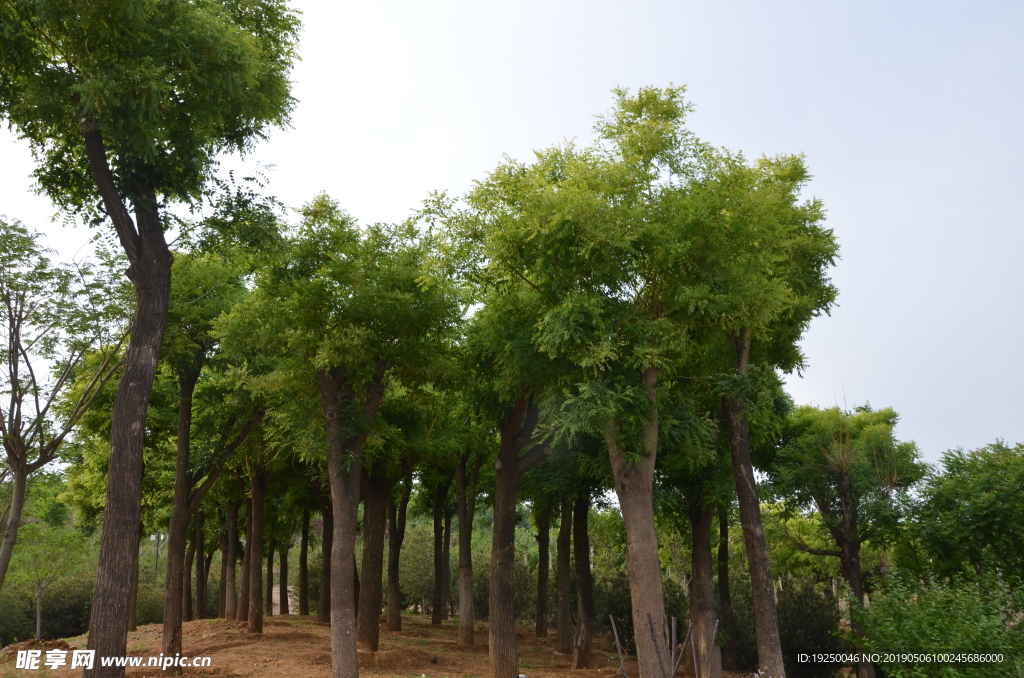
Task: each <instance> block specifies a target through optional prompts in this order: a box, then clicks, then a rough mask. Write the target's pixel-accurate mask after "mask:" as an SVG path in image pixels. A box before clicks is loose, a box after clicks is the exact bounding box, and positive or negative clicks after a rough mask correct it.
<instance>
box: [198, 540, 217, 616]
mask: <svg viewBox="0 0 1024 678" xmlns="http://www.w3.org/2000/svg"><path fill="white" fill-rule="evenodd" d="M215 555H217V551H216V550H213V551H210V552H209V553H207V554H206V561H205V562H204V563H203V591H204V593H203V617H201V618H202V619H206V618H207V617H209V615H210V568H211V567H213V557H214V556H215Z"/></svg>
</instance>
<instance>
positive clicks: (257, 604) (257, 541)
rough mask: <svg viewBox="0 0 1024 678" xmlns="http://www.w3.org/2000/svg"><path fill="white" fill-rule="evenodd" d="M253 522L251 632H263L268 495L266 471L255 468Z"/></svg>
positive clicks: (250, 550)
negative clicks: (265, 504) (264, 543)
mask: <svg viewBox="0 0 1024 678" xmlns="http://www.w3.org/2000/svg"><path fill="white" fill-rule="evenodd" d="M250 483H251V485H252V524H251V525H250V528H249V535H247V536H249V537H250V540H249V543H248V544H246V551H248V553H249V618H248V620H247V621H248V626H247V628H248V630H249V633H263V509H264V499H265V497H266V473H265V472H264V471H261V470H256V469H253V471H252V472H251V473H250Z"/></svg>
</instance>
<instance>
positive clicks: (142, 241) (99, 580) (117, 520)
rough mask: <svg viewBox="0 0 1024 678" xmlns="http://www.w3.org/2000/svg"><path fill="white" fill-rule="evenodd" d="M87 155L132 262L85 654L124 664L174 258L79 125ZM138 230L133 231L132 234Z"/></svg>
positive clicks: (100, 147)
mask: <svg viewBox="0 0 1024 678" xmlns="http://www.w3.org/2000/svg"><path fill="white" fill-rule="evenodd" d="M82 131H83V134H84V136H85V147H86V155H87V156H88V158H89V165H90V168H91V170H92V174H93V178H94V179H95V181H96V185H97V187H98V188H99V192H100V195H101V196H102V199H103V204H104V208H105V211H106V213H107V215H108V216H109V217H110V219H111V221H112V222H113V224H114V228H115V230H116V232H117V234H118V237H119V239H120V242H121V246H122V247H123V248H124V250H125V254H127V256H128V261H129V262H130V264H129V267H128V270H127V272H126V275H127V277H128V279H129V280H131V281H132V283H133V284H134V286H135V315H134V320H133V322H132V329H131V337H130V339H129V342H128V350H127V352H126V354H125V360H124V366H123V368H122V370H121V379H120V381H119V382H118V387H117V396H116V397H115V399H114V411H113V415H112V417H111V427H110V457H109V461H108V465H107V490H106V501H105V508H104V511H103V531H102V535H101V538H100V554H99V565H98V568H97V572H96V588H95V589H94V592H93V598H92V599H93V607H92V613H91V615H90V619H89V641H88V649H90V650H95V651H96V655H97V656H100V657H123V656H124V655H125V654H126V650H127V643H128V613H129V608H130V607H131V596H132V590H131V589H132V578H131V577H125V576H124V573H125V572H131V571H132V570H133V569H135V564H136V561H137V560H138V556H139V554H138V551H137V550H136V546H137V545H138V542H137V539H136V529H137V526H138V524H139V519H140V517H141V514H142V474H143V450H144V447H145V437H146V410H147V407H148V405H149V396H150V393H151V391H152V388H153V379H154V377H155V376H156V370H157V365H158V363H159V360H160V348H161V346H162V344H163V337H164V329H165V327H166V325H167V307H168V303H169V301H170V296H171V261H172V256H171V252H170V249H169V248H168V246H167V241H166V240H165V239H164V234H163V226H162V224H161V223H160V216H159V213H158V202H157V196H156V193H155V191H154V190H153V189H152V188H150V187H149V186H148V185H147V184H146V182H145V180H144V179H143V177H138V178H137V179H138V180H137V183H136V190H135V194H134V195H133V196H132V202H133V203H134V207H135V222H134V223H133V222H132V219H131V216H130V215H129V213H128V210H127V209H126V208H125V205H124V202H123V200H122V198H121V195H120V193H119V192H118V189H117V186H116V183H115V181H114V178H113V175H112V174H111V172H110V167H109V165H108V164H107V157H106V148H105V146H104V144H103V137H102V134H101V132H100V130H99V128H98V127H97V126H96V125H95V124H94V123H92V122H91V121H88V120H86V121H84V122H83V123H82ZM136 224H137V228H136ZM124 672H125V669H124V667H123V666H122V667H114V666H109V667H104V666H102V665H101V664H100V662H98V661H97V662H96V663H95V665H94V667H93V668H92V669H90V670H88V671H86V672H85V675H86V676H88V678H120V677H121V676H124Z"/></svg>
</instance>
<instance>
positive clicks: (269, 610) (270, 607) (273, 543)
mask: <svg viewBox="0 0 1024 678" xmlns="http://www.w3.org/2000/svg"><path fill="white" fill-rule="evenodd" d="M276 550H277V540H276V539H274V538H273V537H271V539H270V543H269V544H267V595H266V599H265V600H264V602H263V606H264V610H263V612H264V614H265V615H266V616H268V617H272V616H274V553H275V552H276Z"/></svg>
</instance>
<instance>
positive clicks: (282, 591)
mask: <svg viewBox="0 0 1024 678" xmlns="http://www.w3.org/2000/svg"><path fill="white" fill-rule="evenodd" d="M289 546H290V544H289V543H288V542H284V544H282V546H281V548H279V549H278V551H279V552H280V554H281V567H280V571H279V572H278V574H277V580H278V597H279V598H280V599H281V606H280V609H279V610H278V613H279V614H290V612H289V609H288V547H289Z"/></svg>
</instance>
